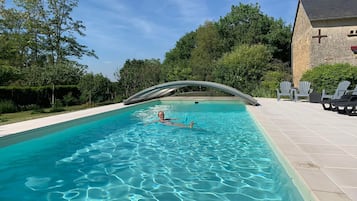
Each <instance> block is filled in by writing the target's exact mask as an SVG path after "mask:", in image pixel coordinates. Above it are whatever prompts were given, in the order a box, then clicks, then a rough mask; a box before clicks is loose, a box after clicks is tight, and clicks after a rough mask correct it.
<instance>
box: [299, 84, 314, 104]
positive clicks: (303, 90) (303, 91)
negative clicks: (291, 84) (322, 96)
mask: <svg viewBox="0 0 357 201" xmlns="http://www.w3.org/2000/svg"><path fill="white" fill-rule="evenodd" d="M310 87H311V83H310V82H308V81H301V82H300V83H299V88H298V89H296V91H295V101H297V100H298V99H299V97H304V98H307V100H309V98H310V93H311V92H312V89H311V88H310Z"/></svg>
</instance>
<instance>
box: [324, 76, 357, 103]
mask: <svg viewBox="0 0 357 201" xmlns="http://www.w3.org/2000/svg"><path fill="white" fill-rule="evenodd" d="M350 84H351V82H349V81H342V82H340V83H339V84H338V86H337V89H336V91H335V93H334V94H333V95H327V94H326V92H325V89H324V90H322V95H321V104H322V107H323V108H324V110H332V105H331V103H332V102H333V101H336V100H338V99H341V97H342V96H343V95H345V93H346V92H347V88H348V86H350ZM344 98H345V99H346V97H344Z"/></svg>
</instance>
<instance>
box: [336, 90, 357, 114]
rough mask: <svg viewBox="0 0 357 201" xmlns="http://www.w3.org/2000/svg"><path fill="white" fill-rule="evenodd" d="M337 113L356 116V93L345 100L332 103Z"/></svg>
mask: <svg viewBox="0 0 357 201" xmlns="http://www.w3.org/2000/svg"><path fill="white" fill-rule="evenodd" d="M334 106H335V108H336V111H337V112H338V113H339V114H347V115H349V116H357V95H352V96H351V97H350V98H349V99H348V100H347V101H340V102H336V103H335V104H334Z"/></svg>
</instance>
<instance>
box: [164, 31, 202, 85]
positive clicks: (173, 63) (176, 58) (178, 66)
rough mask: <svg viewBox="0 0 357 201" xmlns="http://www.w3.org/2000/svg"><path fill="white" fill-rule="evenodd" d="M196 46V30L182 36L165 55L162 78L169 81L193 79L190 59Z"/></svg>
mask: <svg viewBox="0 0 357 201" xmlns="http://www.w3.org/2000/svg"><path fill="white" fill-rule="evenodd" d="M195 47H196V32H189V33H187V34H185V35H184V36H183V37H181V38H180V40H178V41H177V42H176V45H175V47H174V48H173V49H171V50H170V51H169V52H167V53H166V55H165V60H164V62H163V65H162V68H161V76H160V80H161V81H162V82H167V81H175V80H187V79H192V68H191V66H190V65H189V61H190V58H191V56H192V50H193V49H194V48H195Z"/></svg>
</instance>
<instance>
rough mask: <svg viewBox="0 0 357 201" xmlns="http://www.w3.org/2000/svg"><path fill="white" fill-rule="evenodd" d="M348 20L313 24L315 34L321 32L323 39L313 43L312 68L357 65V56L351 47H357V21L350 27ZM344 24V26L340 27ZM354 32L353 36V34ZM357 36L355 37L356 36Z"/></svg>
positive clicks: (315, 40) (315, 39)
mask: <svg viewBox="0 0 357 201" xmlns="http://www.w3.org/2000/svg"><path fill="white" fill-rule="evenodd" d="M347 21H348V20H345V21H343V20H335V21H321V22H315V23H313V31H312V32H313V33H314V35H316V34H317V33H318V30H319V29H320V30H321V35H327V37H326V38H321V41H320V43H318V39H317V38H313V39H312V42H311V61H312V62H311V66H310V68H313V67H315V66H318V65H320V64H335V63H350V64H352V65H357V54H354V53H353V52H352V51H351V46H357V20H356V21H355V22H354V24H355V25H349V24H348V23H347ZM339 24H344V26H338V25H339ZM351 32H352V34H351ZM354 35H355V36H354Z"/></svg>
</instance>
